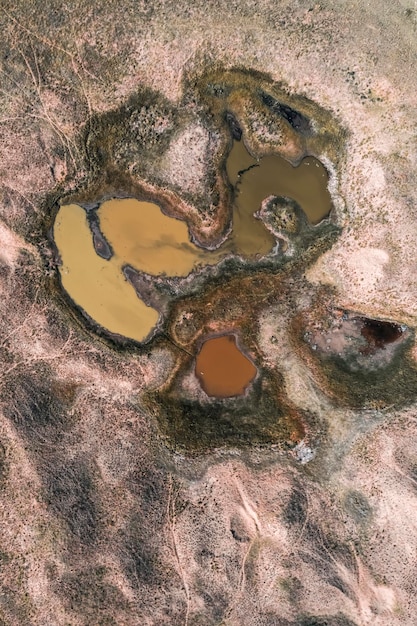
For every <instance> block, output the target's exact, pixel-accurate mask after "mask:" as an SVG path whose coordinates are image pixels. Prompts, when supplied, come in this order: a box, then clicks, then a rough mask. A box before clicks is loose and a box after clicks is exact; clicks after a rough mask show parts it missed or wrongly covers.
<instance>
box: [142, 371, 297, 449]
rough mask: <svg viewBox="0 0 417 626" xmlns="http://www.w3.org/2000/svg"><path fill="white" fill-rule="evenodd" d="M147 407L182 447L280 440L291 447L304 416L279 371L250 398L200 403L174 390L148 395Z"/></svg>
mask: <svg viewBox="0 0 417 626" xmlns="http://www.w3.org/2000/svg"><path fill="white" fill-rule="evenodd" d="M148 403H149V406H151V407H152V408H153V411H155V412H156V415H157V419H158V422H159V426H160V428H161V431H162V432H163V434H164V435H165V436H166V437H167V438H168V440H169V441H170V445H173V446H174V448H179V449H183V448H186V449H188V450H191V451H195V452H200V451H203V450H208V449H213V448H215V447H218V446H224V445H229V446H237V447H241V446H244V447H245V446H248V445H260V444H269V443H277V442H279V443H280V444H282V445H284V446H286V447H292V446H293V445H294V442H295V441H296V440H297V439H298V438H299V437H300V433H301V432H302V426H301V420H302V418H301V415H300V414H299V413H298V412H297V411H296V410H295V408H294V407H291V406H290V405H289V404H288V402H286V401H285V399H284V397H283V392H282V378H281V376H280V375H279V373H278V372H273V373H272V372H264V373H263V376H262V377H261V378H259V379H258V380H256V381H255V382H254V384H253V387H252V390H251V391H250V393H249V394H248V395H247V396H242V397H236V398H229V399H224V400H219V401H208V402H207V403H201V402H199V401H197V400H187V399H185V398H183V397H181V395H177V394H176V393H175V390H174V389H171V390H170V391H166V392H164V391H160V392H156V393H153V394H148Z"/></svg>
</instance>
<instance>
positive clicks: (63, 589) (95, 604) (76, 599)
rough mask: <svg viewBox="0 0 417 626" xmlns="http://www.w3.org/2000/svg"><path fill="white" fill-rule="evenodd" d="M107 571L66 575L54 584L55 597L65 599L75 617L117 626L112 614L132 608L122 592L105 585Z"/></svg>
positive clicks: (88, 570)
mask: <svg viewBox="0 0 417 626" xmlns="http://www.w3.org/2000/svg"><path fill="white" fill-rule="evenodd" d="M105 575H106V570H105V568H104V567H91V568H88V569H86V570H82V571H80V572H76V573H69V574H65V575H64V576H62V577H61V578H60V580H59V581H58V582H55V581H54V582H53V587H54V588H55V591H56V593H57V594H58V595H59V596H60V597H61V598H62V599H63V601H64V604H65V606H66V607H67V608H68V609H69V610H71V611H74V612H75V613H81V614H82V615H83V616H85V617H87V618H89V619H91V620H94V623H100V624H101V623H103V624H104V622H102V621H100V620H102V619H103V618H106V619H107V620H108V621H107V622H106V623H108V624H116V621H114V619H113V618H111V617H110V616H111V614H112V612H114V611H118V610H125V609H128V608H129V603H128V601H127V600H126V598H125V597H124V596H123V594H122V592H121V591H120V590H119V589H117V587H115V586H114V585H112V584H110V583H108V582H106V580H105Z"/></svg>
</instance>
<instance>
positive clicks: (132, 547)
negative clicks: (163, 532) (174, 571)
mask: <svg viewBox="0 0 417 626" xmlns="http://www.w3.org/2000/svg"><path fill="white" fill-rule="evenodd" d="M153 538H155V528H154V527H153V526H152V523H149V521H148V520H146V519H145V518H144V517H143V516H142V515H141V513H138V514H137V515H134V516H133V517H132V519H131V520H130V522H129V524H128V526H127V527H126V529H125V530H124V531H123V532H122V533H121V543H120V560H121V564H122V567H123V570H124V572H125V574H126V576H127V577H128V579H129V581H130V583H131V585H132V586H133V587H134V588H136V589H138V588H140V587H142V586H143V585H147V586H151V587H153V586H154V585H156V584H158V581H159V583H161V582H162V580H163V576H162V575H161V559H160V557H159V554H158V549H157V547H156V546H155V545H154V544H153V541H152V539H153Z"/></svg>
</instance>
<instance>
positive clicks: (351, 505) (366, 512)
mask: <svg viewBox="0 0 417 626" xmlns="http://www.w3.org/2000/svg"><path fill="white" fill-rule="evenodd" d="M344 505H345V508H346V510H347V512H348V513H349V514H350V515H351V516H352V517H353V519H354V520H355V521H356V522H357V523H358V524H363V523H366V522H368V521H369V520H370V518H371V516H372V508H371V505H370V504H369V502H368V500H367V498H366V497H365V496H364V495H363V494H362V493H360V491H356V490H351V491H349V492H348V493H347V494H346V497H345V501H344Z"/></svg>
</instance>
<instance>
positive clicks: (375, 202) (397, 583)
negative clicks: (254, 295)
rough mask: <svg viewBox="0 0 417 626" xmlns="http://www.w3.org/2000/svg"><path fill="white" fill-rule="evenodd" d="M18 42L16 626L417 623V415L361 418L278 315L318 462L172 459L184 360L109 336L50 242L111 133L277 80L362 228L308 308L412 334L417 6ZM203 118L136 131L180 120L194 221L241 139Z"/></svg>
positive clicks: (8, 514) (117, 21)
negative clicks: (332, 392) (149, 103)
mask: <svg viewBox="0 0 417 626" xmlns="http://www.w3.org/2000/svg"><path fill="white" fill-rule="evenodd" d="M0 24H1V32H2V37H1V42H0V53H1V56H0V72H1V82H0V103H1V104H0V125H1V141H0V194H1V195H0V220H1V221H0V244H1V245H0V292H1V298H0V309H1V315H0V359H1V416H0V490H1V491H0V527H1V533H0V564H1V565H0V585H1V593H0V623H1V624H5V625H7V626H9V625H10V626H26V625H27V626H29V625H30V626H32V625H33V626H46V625H48V626H69V625H71V626H81V625H82V626H84V625H86V626H87V625H88V626H90V625H94V626H95V625H101V624H102V625H110V624H114V625H116V624H117V625H120V626H124V625H126V626H136V625H141V626H163V625H164V626H165V625H167V626H168V625H170V626H171V625H175V624H178V625H180V624H181V625H184V626H197V625H201V626H206V625H207V626H208V625H210V626H214V625H217V626H220V625H223V626H275V625H276V626H313V625H315V624H319V625H329V626H352V625H357V626H365V625H368V624H369V625H372V626H414V625H415V624H416V622H417V593H416V586H415V580H416V576H417V571H416V553H417V515H416V511H417V489H416V487H417V469H416V468H417V455H416V445H415V442H416V439H417V431H416V425H417V422H416V409H415V407H414V406H413V404H412V402H410V401H408V402H407V403H406V406H403V407H402V408H398V409H396V391H395V389H394V390H393V391H392V403H385V405H384V406H382V407H381V406H379V405H378V403H375V405H373V406H371V405H367V406H366V408H363V409H358V408H356V409H354V408H349V407H346V406H341V405H340V404H339V403H338V402H337V399H336V400H335V399H334V397H333V398H331V397H329V396H328V395H326V393H325V390H324V391H323V385H322V384H321V383H320V381H319V380H318V379H317V377H316V376H315V373H314V371H313V370H312V369H311V362H310V361H309V360H308V359H307V360H306V359H304V358H303V357H302V356H300V354H299V353H298V352H297V351H296V350H295V349H294V343H293V342H292V341H291V340H290V339H289V335H288V332H287V331H288V328H287V327H286V326H285V325H282V324H281V322H280V319H281V317H280V316H282V315H283V313H282V311H281V310H279V307H278V308H275V309H274V308H272V309H271V308H266V309H265V311H264V312H263V313H262V315H260V317H259V331H258V338H257V341H258V345H259V349H260V351H261V352H262V354H263V355H264V358H265V362H266V363H269V364H277V363H278V364H282V367H281V366H280V367H281V370H282V375H283V379H284V385H285V388H286V393H287V395H288V397H289V398H290V401H291V402H292V403H293V405H294V406H295V407H298V408H300V410H303V411H311V412H313V413H314V414H315V415H316V416H317V420H316V422H315V423H314V424H310V426H309V430H308V432H307V438H306V441H304V442H301V443H300V444H299V445H298V447H297V448H295V449H293V450H289V451H288V450H287V451H285V450H283V448H282V447H279V446H275V445H272V446H269V447H268V446H266V447H263V448H259V447H256V446H251V447H249V448H246V449H245V450H239V449H235V448H230V447H229V448H228V447H227V446H224V447H220V448H219V449H217V450H211V451H210V452H206V453H203V454H200V455H199V456H196V457H195V456H188V455H187V453H186V452H183V451H182V452H173V451H172V447H170V445H169V442H167V441H166V439H165V438H164V436H163V435H161V432H160V430H159V426H158V421H157V419H156V416H155V415H154V414H153V412H152V411H151V410H150V409H149V406H148V405H147V404H146V402H145V401H144V393H145V392H146V391H149V390H155V389H158V388H159V387H160V386H161V385H163V384H164V382H165V381H166V380H167V379H168V377H169V376H170V372H171V370H172V368H173V367H174V360H175V352H173V350H172V348H170V347H169V346H167V345H162V346H161V345H160V346H157V345H151V347H150V348H149V350H136V349H116V347H114V346H113V345H112V344H110V343H108V342H107V341H106V340H105V339H103V338H102V337H100V336H99V335H96V334H94V333H91V332H90V331H89V330H88V327H87V326H86V325H85V324H84V323H83V322H82V321H81V318H80V317H79V316H77V315H74V314H73V313H72V312H71V308H69V307H68V306H67V303H66V301H65V299H64V298H63V297H62V295H61V294H60V292H59V291H58V290H57V289H56V267H55V261H54V258H53V254H52V252H51V246H50V242H49V240H48V237H47V232H46V231H47V227H48V223H47V222H48V212H50V211H51V210H52V209H51V206H52V203H51V197H52V195H53V194H55V196H56V198H59V197H60V196H62V195H63V194H64V192H65V193H66V192H68V190H69V189H71V188H72V187H76V186H77V185H82V184H83V181H85V180H88V175H89V171H88V161H87V162H86V160H85V158H84V156H83V153H82V148H81V147H80V146H81V145H82V142H81V139H80V138H81V135H82V132H83V131H84V130H85V129H86V128H87V127H88V120H89V119H91V117H90V116H91V115H94V114H101V113H105V112H107V111H111V110H113V109H115V108H116V107H118V106H120V105H123V104H124V103H125V102H126V101H127V99H128V98H129V97H130V96H131V95H132V94H133V93H134V92H135V91H136V90H138V89H139V88H140V89H143V88H144V87H148V88H150V89H152V90H154V91H155V92H158V93H159V94H162V95H163V96H164V97H165V98H166V100H167V102H168V103H170V106H171V107H172V108H173V110H175V107H176V106H178V102H180V101H182V102H184V101H186V95H187V94H184V93H183V90H184V85H186V84H187V80H189V77H190V76H194V75H196V76H198V74H199V73H200V72H202V71H203V70H204V69H205V68H206V67H209V66H212V65H216V64H219V63H220V64H222V65H223V66H225V67H234V66H240V67H245V68H248V69H251V70H258V71H261V72H266V73H267V74H269V75H270V77H271V79H272V81H277V82H278V83H279V82H281V81H282V82H283V84H284V85H285V89H286V90H287V91H288V92H289V93H290V94H296V95H297V94H298V95H301V96H305V97H306V98H308V99H310V100H311V101H313V102H314V103H315V104H316V105H317V106H318V107H321V108H323V109H325V110H327V111H329V112H330V114H331V115H332V116H333V118H334V119H336V120H337V122H338V124H339V126H340V127H341V128H343V129H344V130H345V131H346V140H345V153H344V155H343V160H342V163H340V164H339V165H338V168H337V170H335V173H334V176H333V178H332V183H331V184H332V185H333V187H334V192H335V194H336V193H337V201H336V205H337V210H336V214H337V215H336V217H337V221H338V223H339V224H340V225H342V226H343V229H342V232H341V234H340V236H339V238H338V240H337V241H336V243H335V245H333V247H331V249H329V250H328V251H327V252H326V253H325V254H324V255H322V256H320V257H319V258H318V260H317V261H316V262H315V263H314V264H313V265H312V266H310V267H309V268H308V270H307V271H306V274H305V277H304V278H303V281H304V282H303V283H302V284H303V289H304V290H305V292H304V291H303V292H302V293H300V294H299V297H298V306H299V308H301V309H303V307H304V308H306V309H308V307H309V306H310V301H311V296H310V295H309V294H310V293H314V292H315V290H317V289H318V288H319V287H320V286H321V285H326V286H329V287H331V288H332V289H333V291H332V294H333V296H332V298H333V300H332V303H333V306H334V307H339V308H341V309H348V310H351V311H354V312H356V313H358V314H361V315H364V316H369V317H376V318H381V319H383V320H387V321H392V322H396V323H398V324H401V323H403V324H407V325H408V326H409V327H410V329H411V330H412V329H414V328H415V326H416V318H417V280H416V276H417V271H416V270H417V268H416V258H417V254H416V253H417V211H416V209H415V206H416V202H417V191H416V185H415V171H416V165H417V163H416V161H417V150H416V140H415V128H416V123H417V114H416V110H417V107H416V104H417V95H416V94H417V90H416V79H415V67H416V63H417V46H416V43H415V41H416V34H417V8H416V5H415V3H414V2H412V1H411V0H410V1H408V0H401V1H399V2H392V3H388V2H383V1H380V0H372V2H362V1H356V2H350V3H342V2H341V3H339V2H330V1H329V2H327V1H322V2H313V1H312V2H307V1H305V0H300V1H297V2H294V1H291V2H287V1H286V0H279V1H278V2H276V1H272V0H258V1H256V2H255V1H253V0H242V1H240V2H231V3H228V4H225V3H220V2H216V1H212V2H200V1H199V0H197V1H195V2H192V3H190V2H182V1H179V2H172V3H171V2H170V1H169V0H166V1H163V2H162V1H161V2H157V1H152V2H145V1H143V2H137V1H133V0H131V1H129V0H118V1H117V2H116V1H110V2H104V1H103V2H101V1H98V0H95V1H93V2H85V1H84V0H78V1H75V0H73V1H69V0H68V1H67V2H65V3H62V2H55V1H54V2H50V3H47V6H46V4H45V3H41V2H38V1H37V0H33V1H31V2H24V1H20V2H19V1H17V2H9V1H8V0H2V2H1V3H0ZM161 115H162V114H161ZM181 115H183V116H184V117H183V118H182V121H181V123H180V122H178V120H177V122H176V121H175V120H174V121H173V122H172V121H170V122H167V120H166V118H165V117H164V116H163V115H162V117H161V119H159V120H157V121H156V122H155V119H152V120H149V119H148V118H147V117H146V111H145V110H142V111H141V112H139V117H138V122H137V123H138V127H139V128H143V127H146V125H147V124H150V123H152V124H153V127H154V128H155V129H156V131H155V132H156V134H158V133H161V134H163V133H164V132H165V130H166V129H167V128H168V126H169V124H171V123H172V128H173V129H174V131H173V133H172V134H171V135H170V136H169V145H168V146H166V149H165V150H164V151H163V153H161V154H159V153H158V151H157V150H156V151H155V153H153V154H152V156H151V157H150V158H149V163H150V165H149V166H148V170H147V171H148V175H149V179H150V180H149V181H147V182H150V183H152V177H155V176H157V177H159V178H158V180H159V184H161V180H162V181H163V184H165V185H166V187H167V189H168V191H169V190H170V189H171V188H172V189H174V190H175V191H176V192H177V193H183V194H184V198H185V201H186V202H191V200H190V198H191V197H192V194H198V193H204V189H206V187H205V185H206V184H207V181H206V179H205V176H206V172H205V168H204V166H203V164H204V162H205V161H204V159H205V158H206V156H207V152H208V151H209V152H210V151H212V153H215V152H216V150H218V146H219V141H220V139H219V136H218V135H216V134H215V133H214V134H211V135H210V134H208V132H207V128H205V127H204V124H202V123H201V117H199V111H198V103H197V104H193V103H192V102H191V103H190V102H189V103H188V104H187V106H186V107H185V109H184V111H183V112H180V116H181ZM184 120H185V121H184ZM167 124H168V126H167ZM176 124H177V126H176ZM187 124H188V126H187ZM175 128H178V132H175ZM158 129H159V130H158ZM187 129H188V130H187ZM317 156H318V157H320V156H322V157H323V161H324V162H325V163H326V155H325V154H323V155H317ZM328 165H329V168H330V167H331V163H329V164H328ZM45 216H46V220H45ZM49 225H50V222H49ZM304 293H305V294H306V295H303V294H304ZM287 313H288V311H287ZM272 333H273V336H274V337H275V340H274V342H271V340H270V339H271V334H272ZM277 339H278V342H277ZM416 353H417V352H416V350H415V349H414V355H415V354H416ZM412 354H413V352H412ZM413 358H414V357H413ZM400 374H401V370H400ZM400 378H401V376H400V375H399V379H400Z"/></svg>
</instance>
